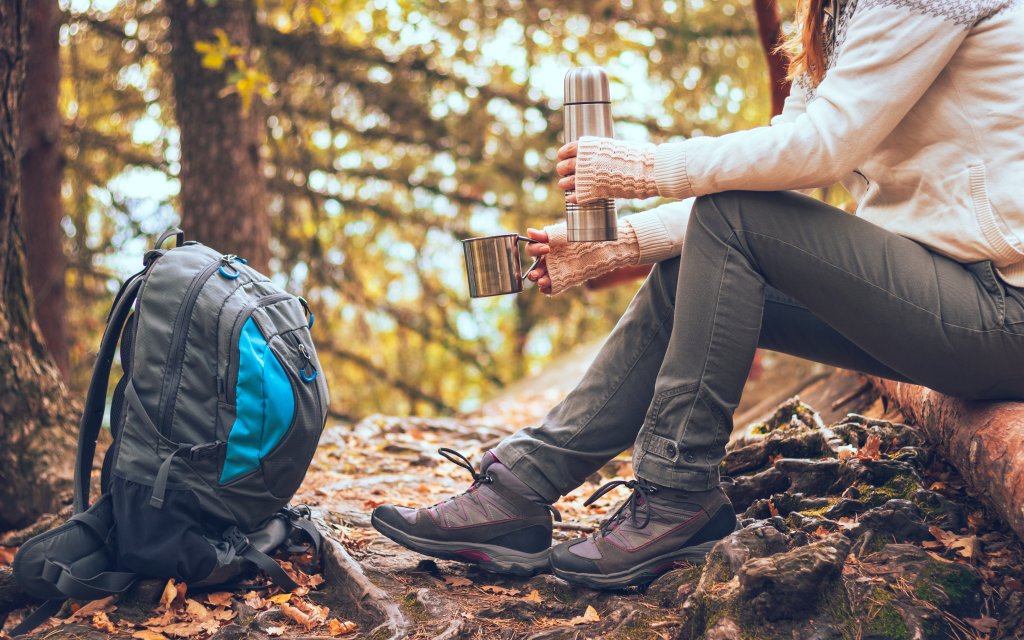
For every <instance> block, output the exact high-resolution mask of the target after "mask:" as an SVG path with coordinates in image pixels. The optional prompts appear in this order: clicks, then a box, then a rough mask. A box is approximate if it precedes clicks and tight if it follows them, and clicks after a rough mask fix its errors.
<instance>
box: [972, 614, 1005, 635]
mask: <svg viewBox="0 0 1024 640" xmlns="http://www.w3.org/2000/svg"><path fill="white" fill-rule="evenodd" d="M964 622H966V623H967V624H969V625H971V626H972V627H974V628H975V629H977V630H978V631H980V632H981V633H989V632H991V631H995V629H996V627H998V626H999V621H998V620H996V619H995V618H990V617H989V616H981V617H980V618H964Z"/></svg>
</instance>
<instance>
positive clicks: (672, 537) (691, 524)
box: [551, 479, 736, 589]
mask: <svg viewBox="0 0 1024 640" xmlns="http://www.w3.org/2000/svg"><path fill="white" fill-rule="evenodd" d="M619 486H625V487H628V488H630V489H632V490H633V493H632V494H631V495H630V496H629V499H627V500H626V501H625V502H624V503H622V505H621V506H620V507H619V508H618V510H616V511H615V513H614V514H612V516H611V517H610V518H608V520H606V521H605V522H604V524H602V525H601V527H600V528H599V529H598V530H597V531H596V532H595V533H593V534H592V535H590V536H589V537H587V538H577V539H575V540H570V541H568V542H563V543H562V544H560V545H558V546H556V547H555V548H554V549H552V550H551V569H552V570H553V571H554V573H555V575H556V576H558V577H559V578H563V579H565V580H568V581H569V582H575V583H577V584H582V585H585V586H588V587H592V588H594V589H619V588H623V587H628V586H631V585H639V584H646V583H648V582H650V581H651V580H654V579H655V578H656V577H658V576H659V575H661V574H663V573H665V572H666V571H669V570H670V569H672V568H673V566H674V565H675V563H677V562H682V561H685V562H701V561H703V560H704V556H706V555H707V553H708V551H710V550H711V547H713V546H714V545H715V543H716V542H718V540H720V539H721V538H724V537H725V536H727V535H729V534H730V533H732V531H733V529H734V528H735V527H736V512H735V511H733V508H732V503H731V502H729V498H728V497H727V496H726V495H725V492H724V491H722V489H721V487H717V488H715V489H711V490H709V491H682V490H679V489H669V488H667V487H661V486H657V485H653V484H650V483H648V482H645V481H643V480H639V479H637V480H630V481H628V482H627V481H624V480H615V481H613V482H609V483H608V484H606V485H604V486H603V487H601V488H600V489H598V490H597V491H596V492H595V493H594V495H592V496H590V498H589V499H588V500H587V501H586V502H585V503H583V504H584V506H589V505H591V504H593V502H594V501H595V500H597V499H598V498H600V497H601V496H603V495H604V494H606V493H608V492H609V491H611V490H612V489H614V488H615V487H619Z"/></svg>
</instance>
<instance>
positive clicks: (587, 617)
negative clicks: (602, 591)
mask: <svg viewBox="0 0 1024 640" xmlns="http://www.w3.org/2000/svg"><path fill="white" fill-rule="evenodd" d="M600 621H601V616H600V615H599V614H598V613H597V609H595V608H594V607H593V606H592V605H587V610H586V611H585V612H584V613H583V615H582V616H576V617H575V618H573V619H572V620H570V621H569V624H571V625H572V626H576V625H578V624H590V623H591V622H600Z"/></svg>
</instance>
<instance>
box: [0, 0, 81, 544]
mask: <svg viewBox="0 0 1024 640" xmlns="http://www.w3.org/2000/svg"><path fill="white" fill-rule="evenodd" d="M27 33H28V2H27V0H0V530H3V529H9V528H13V527H19V526H24V525H26V524H28V523H30V522H31V521H32V520H33V519H34V518H35V517H37V516H38V515H39V514H40V513H43V512H45V511H50V510H53V509H54V508H55V507H56V506H57V503H58V501H59V499H60V498H61V494H62V493H63V492H65V491H66V490H67V489H69V488H70V482H69V481H70V478H71V475H72V471H71V464H70V462H71V460H70V456H68V455H67V452H68V447H69V446H70V444H71V442H72V438H71V434H70V430H69V429H67V428H66V426H67V425H68V424H70V423H71V419H70V412H69V409H70V407H69V406H68V398H67V392H66V390H65V389H64V386H63V384H62V383H61V375H60V373H59V372H58V370H57V368H56V367H55V366H54V364H53V362H52V360H50V357H49V354H48V353H47V351H46V347H45V346H44V345H43V341H42V338H41V337H40V335H39V332H38V329H37V327H36V326H35V323H34V321H33V317H32V305H31V301H30V299H29V294H28V281H27V278H26V274H25V254H24V251H23V238H22V232H21V228H20V216H19V214H18V208H19V206H20V202H19V201H20V190H21V184H20V181H21V176H20V173H21V172H20V167H19V162H18V135H17V133H18V132H17V127H16V123H17V122H18V107H19V99H20V96H21V88H22V83H23V81H24V77H25V39H26V37H27Z"/></svg>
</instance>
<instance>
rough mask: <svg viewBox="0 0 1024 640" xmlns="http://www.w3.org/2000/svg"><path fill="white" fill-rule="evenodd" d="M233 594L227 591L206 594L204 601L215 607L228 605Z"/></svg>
mask: <svg viewBox="0 0 1024 640" xmlns="http://www.w3.org/2000/svg"><path fill="white" fill-rule="evenodd" d="M233 597H234V596H233V595H232V594H231V593H229V592H227V591H218V592H217V593H208V594H206V601H207V602H208V603H209V604H211V605H213V606H215V607H230V606H231V601H232V599H233Z"/></svg>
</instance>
